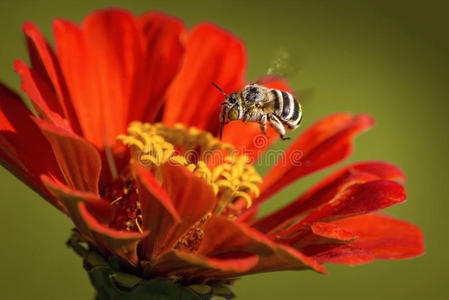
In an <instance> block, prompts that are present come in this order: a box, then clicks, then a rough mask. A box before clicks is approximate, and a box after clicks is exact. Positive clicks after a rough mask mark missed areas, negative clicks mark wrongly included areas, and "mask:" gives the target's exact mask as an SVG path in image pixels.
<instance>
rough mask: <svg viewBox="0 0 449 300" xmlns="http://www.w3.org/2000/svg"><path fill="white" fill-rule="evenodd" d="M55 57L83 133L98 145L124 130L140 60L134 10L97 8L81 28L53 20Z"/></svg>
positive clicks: (100, 145) (109, 141)
mask: <svg viewBox="0 0 449 300" xmlns="http://www.w3.org/2000/svg"><path fill="white" fill-rule="evenodd" d="M53 29H54V35H55V43H56V49H57V53H58V58H59V61H60V63H61V67H62V71H63V73H64V77H65V78H66V82H67V86H68V89H69V91H70V94H71V96H72V101H73V102H74V104H75V107H76V110H77V114H78V116H80V117H81V116H82V118H80V119H81V127H82V128H83V132H84V134H85V136H86V138H87V139H88V140H89V141H91V142H92V143H94V144H95V145H96V146H97V147H99V148H100V149H101V148H103V146H104V143H105V140H106V142H107V143H108V144H109V145H113V144H114V142H115V138H116V136H117V135H118V134H120V133H123V132H125V131H126V127H127V125H128V122H129V120H128V113H129V107H130V105H132V104H131V102H132V101H133V100H135V99H132V97H133V96H134V84H135V80H136V78H138V77H139V76H140V75H141V74H139V70H140V68H141V67H140V64H141V63H142V62H141V60H142V57H143V54H142V51H143V47H142V40H141V36H140V31H139V28H138V25H137V22H136V20H135V18H134V16H133V15H132V14H130V13H128V12H126V11H123V10H118V9H115V10H104V11H97V12H94V13H92V14H90V15H89V16H87V18H86V19H85V20H84V21H83V24H82V26H81V28H79V27H78V26H76V25H74V24H73V23H70V22H67V21H63V20H56V21H55V22H54V27H53Z"/></svg>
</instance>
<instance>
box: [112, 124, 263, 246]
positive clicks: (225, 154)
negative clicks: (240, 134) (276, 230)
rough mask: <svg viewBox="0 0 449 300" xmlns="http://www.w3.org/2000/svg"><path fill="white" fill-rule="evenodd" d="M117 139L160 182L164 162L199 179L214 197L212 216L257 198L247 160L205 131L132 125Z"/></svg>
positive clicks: (233, 211) (256, 181)
mask: <svg viewBox="0 0 449 300" xmlns="http://www.w3.org/2000/svg"><path fill="white" fill-rule="evenodd" d="M117 140H119V141H121V142H122V143H124V144H125V145H127V146H128V147H130V151H131V160H134V161H137V162H138V163H139V164H140V165H141V166H143V167H145V168H147V169H148V170H151V171H153V174H155V177H156V180H158V181H159V182H160V183H162V175H161V172H162V170H161V166H162V165H163V164H165V163H167V162H175V163H177V164H180V165H183V166H185V167H186V168H187V169H188V170H189V171H191V172H192V173H193V174H195V175H196V176H198V177H200V178H201V179H203V180H204V181H205V182H206V183H207V184H209V185H210V186H211V188H212V190H213V192H214V194H215V195H216V197H217V205H216V207H215V209H214V211H213V212H212V213H213V214H217V215H218V214H225V215H227V216H233V215H235V214H237V213H238V212H239V209H238V207H239V205H238V204H239V203H241V202H242V201H243V202H244V203H245V206H246V207H250V206H251V204H252V198H253V197H258V196H259V188H258V184H260V183H261V182H262V179H261V177H260V176H259V174H258V173H257V171H256V170H255V168H254V167H253V166H252V165H250V164H249V159H248V157H247V156H245V155H238V154H237V153H236V151H235V150H234V148H233V147H232V146H231V145H229V144H226V143H222V142H221V141H219V140H218V139H217V138H215V137H214V136H213V135H212V134H210V133H209V132H205V131H202V130H200V129H197V128H195V127H190V128H186V127H185V126H183V125H181V124H176V125H175V126H173V127H172V128H168V127H166V126H165V125H163V124H161V123H156V124H149V123H141V122H132V123H131V124H130V125H129V127H128V135H119V136H118V137H117ZM117 201H120V200H117ZM137 225H139V224H138V223H136V227H137V228H138V229H140V228H139V226H137ZM197 227H198V226H197ZM199 227H201V226H199ZM199 227H198V228H192V232H191V237H192V238H193V237H194V236H195V237H196V238H195V239H194V240H197V239H199V237H200V236H201V230H200V228H199ZM186 243H187V242H186V241H183V242H182V243H181V244H186ZM184 246H185V245H184ZM194 248H195V247H194Z"/></svg>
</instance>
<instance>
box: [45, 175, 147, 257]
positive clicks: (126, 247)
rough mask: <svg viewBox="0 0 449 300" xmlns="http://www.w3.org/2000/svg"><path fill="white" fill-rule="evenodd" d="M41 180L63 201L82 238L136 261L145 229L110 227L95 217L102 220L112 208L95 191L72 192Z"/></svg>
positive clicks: (60, 185)
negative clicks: (123, 229) (138, 247)
mask: <svg viewBox="0 0 449 300" xmlns="http://www.w3.org/2000/svg"><path fill="white" fill-rule="evenodd" d="M42 181H43V182H44V183H45V185H46V186H47V188H48V189H49V190H50V191H51V193H53V195H54V196H55V197H56V198H58V199H60V200H61V201H62V202H63V203H64V205H65V207H66V208H67V210H68V211H69V215H70V218H71V219H72V221H73V223H74V224H75V226H76V227H77V228H78V229H79V230H80V232H81V233H82V234H83V236H84V237H85V238H87V239H88V240H89V241H91V242H93V243H94V244H95V245H96V246H97V247H98V248H99V249H100V250H102V251H107V252H111V253H113V254H115V255H118V256H120V257H122V258H123V259H125V260H128V261H129V262H130V263H131V264H136V263H137V243H138V242H139V241H140V240H141V239H143V238H144V237H145V236H146V235H147V234H148V231H145V232H143V233H136V232H127V231H119V230H115V229H111V228H110V227H108V226H107V225H105V224H103V223H101V222H100V220H99V219H98V217H97V216H99V217H100V218H101V219H103V220H105V219H108V218H109V217H110V216H111V214H112V212H111V211H112V210H113V207H112V206H111V205H110V203H109V202H107V201H105V200H103V199H101V198H99V197H98V195H96V194H93V193H85V192H80V191H75V190H72V189H70V188H69V187H67V186H64V185H62V184H57V183H55V182H54V181H52V180H50V179H49V178H48V177H43V178H42ZM94 214H95V215H94Z"/></svg>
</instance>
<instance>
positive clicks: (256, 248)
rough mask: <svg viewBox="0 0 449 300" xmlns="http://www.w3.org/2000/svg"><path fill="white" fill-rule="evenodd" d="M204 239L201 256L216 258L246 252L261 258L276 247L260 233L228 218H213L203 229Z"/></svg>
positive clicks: (200, 248)
mask: <svg viewBox="0 0 449 300" xmlns="http://www.w3.org/2000/svg"><path fill="white" fill-rule="evenodd" d="M203 231H204V238H203V239H202V241H201V245H200V247H199V249H198V253H199V254H203V255H206V256H215V255H218V254H222V253H228V252H233V251H245V252H251V253H255V254H257V255H259V256H261V255H268V254H271V253H272V252H273V249H274V247H275V245H274V244H273V243H272V242H271V241H270V240H269V239H268V237H266V236H265V235H263V234H261V233H260V232H258V231H256V230H254V229H252V228H249V227H247V226H246V225H244V224H240V223H237V222H235V221H233V220H230V219H228V218H226V217H221V216H211V217H210V218H209V219H208V220H207V221H206V223H205V224H204V227H203Z"/></svg>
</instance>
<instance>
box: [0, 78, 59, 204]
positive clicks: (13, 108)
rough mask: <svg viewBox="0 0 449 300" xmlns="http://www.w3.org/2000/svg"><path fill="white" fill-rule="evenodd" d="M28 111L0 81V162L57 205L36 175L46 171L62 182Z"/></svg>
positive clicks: (52, 158)
mask: <svg viewBox="0 0 449 300" xmlns="http://www.w3.org/2000/svg"><path fill="white" fill-rule="evenodd" d="M31 116H32V114H31V112H30V111H29V110H28V108H27V107H26V106H25V104H23V103H22V100H21V99H20V97H19V96H18V95H17V94H15V93H14V92H13V91H11V90H9V89H8V88H7V87H6V86H4V85H3V84H1V83H0V154H1V160H0V161H1V163H2V165H4V166H5V167H6V168H7V169H8V170H10V171H11V172H12V173H13V174H14V175H16V176H17V177H18V178H19V179H21V180H22V181H24V182H25V183H26V184H27V185H28V186H30V187H31V188H32V189H34V190H35V191H36V192H37V193H39V194H40V195H41V196H43V197H44V198H45V199H47V200H48V201H50V202H51V203H53V204H54V205H55V206H56V207H58V208H61V205H60V203H59V201H57V200H56V199H53V198H52V197H50V195H49V194H48V193H47V191H46V189H45V187H44V186H43V185H42V183H41V181H40V178H39V176H40V175H42V174H46V175H48V176H50V177H52V178H54V179H55V180H57V181H63V180H64V177H63V175H62V174H61V171H60V169H59V166H58V163H57V162H56V160H55V157H54V156H53V155H52V151H51V146H50V144H49V143H48V141H47V140H46V138H45V137H44V136H43V135H42V133H41V131H40V130H39V128H38V127H37V126H36V125H35V124H34V122H33V121H32V120H31Z"/></svg>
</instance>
